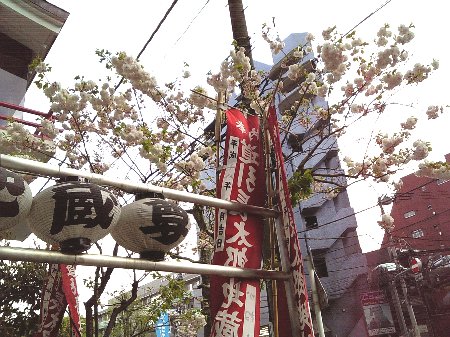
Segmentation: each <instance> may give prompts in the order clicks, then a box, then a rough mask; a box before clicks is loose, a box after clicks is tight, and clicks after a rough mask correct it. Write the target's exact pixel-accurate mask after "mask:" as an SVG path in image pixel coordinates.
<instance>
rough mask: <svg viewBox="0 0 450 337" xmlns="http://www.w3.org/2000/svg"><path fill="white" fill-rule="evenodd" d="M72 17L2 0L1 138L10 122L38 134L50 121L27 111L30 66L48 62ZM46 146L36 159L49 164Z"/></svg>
mask: <svg viewBox="0 0 450 337" xmlns="http://www.w3.org/2000/svg"><path fill="white" fill-rule="evenodd" d="M68 16H69V13H68V12H66V11H64V10H63V9H61V8H59V7H57V6H54V5H52V4H51V3H49V2H47V1H44V0H0V137H2V133H3V132H4V131H2V129H3V128H4V127H5V126H6V124H7V120H10V119H14V120H15V121H17V122H19V123H22V124H25V125H28V126H30V127H31V128H32V129H34V130H37V129H36V127H39V124H38V123H36V122H35V121H34V120H35V119H36V115H39V116H41V117H44V118H46V115H47V113H40V112H39V111H34V110H32V109H26V108H23V105H24V101H25V94H26V92H27V89H28V87H29V85H30V84H31V83H32V81H33V78H34V75H35V74H34V73H33V72H30V71H29V68H28V66H29V65H30V63H31V62H32V61H33V59H34V58H36V57H39V58H41V59H42V60H44V59H45V57H46V56H47V54H48V52H49V50H50V48H51V47H52V45H53V43H54V41H55V40H56V38H57V36H58V34H59V32H60V31H61V29H62V27H63V25H64V23H65V21H66V20H67V18H68ZM44 142H46V145H47V148H48V149H49V152H48V153H42V154H41V153H37V152H36V158H38V159H39V160H42V161H48V159H49V158H50V157H51V156H52V155H53V154H54V144H53V142H51V141H49V140H47V139H44ZM3 151H4V149H0V152H1V153H5V152H3ZM30 233H31V232H30V230H29V229H28V227H27V226H25V224H21V225H19V226H17V227H14V228H13V229H11V230H6V231H0V238H7V239H10V240H13V239H15V240H20V241H23V240H24V239H25V238H26V237H28V235H29V234H30Z"/></svg>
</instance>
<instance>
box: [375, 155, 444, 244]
mask: <svg viewBox="0 0 450 337" xmlns="http://www.w3.org/2000/svg"><path fill="white" fill-rule="evenodd" d="M445 160H446V162H447V163H449V162H450V154H447V155H446V156H445ZM401 180H402V182H403V184H402V187H401V189H400V190H399V191H398V193H397V194H396V196H395V198H394V200H393V203H392V210H391V216H392V217H393V218H394V226H395V228H394V229H393V230H392V231H391V235H392V237H393V239H394V241H395V243H394V244H395V246H396V247H399V248H400V247H402V248H408V249H413V250H427V251H429V250H431V251H435V250H437V249H445V248H450V211H449V206H448V205H449V198H450V181H448V180H436V179H431V178H425V177H417V176H415V175H414V174H410V175H407V176H405V177H403V178H402V179H401ZM388 242H389V238H388V237H387V236H386V235H385V237H384V240H383V243H385V244H388Z"/></svg>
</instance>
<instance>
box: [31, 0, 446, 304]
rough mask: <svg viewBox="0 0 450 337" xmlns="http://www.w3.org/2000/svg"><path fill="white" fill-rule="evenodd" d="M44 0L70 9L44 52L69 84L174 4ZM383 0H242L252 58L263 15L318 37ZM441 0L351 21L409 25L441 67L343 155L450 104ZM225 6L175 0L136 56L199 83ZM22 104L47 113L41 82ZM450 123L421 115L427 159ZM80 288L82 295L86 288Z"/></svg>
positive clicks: (421, 48)
mask: <svg viewBox="0 0 450 337" xmlns="http://www.w3.org/2000/svg"><path fill="white" fill-rule="evenodd" d="M49 2H51V3H53V4H55V5H56V6H58V7H60V8H62V9H64V10H66V11H68V12H69V13H70V16H69V18H68V20H67V21H66V23H65V25H64V27H63V29H62V31H61V33H60V35H59V37H58V38H57V40H56V41H55V43H54V45H53V47H52V49H51V50H50V52H49V54H48V56H47V59H46V62H47V63H50V64H51V66H52V68H53V72H52V75H51V76H50V78H49V79H50V80H52V81H59V82H61V83H62V84H63V86H69V85H70V84H71V83H73V78H74V77H75V76H76V75H85V77H86V78H87V79H94V80H95V79H98V78H101V77H103V76H104V74H105V72H104V68H103V66H102V65H100V64H99V63H98V58H97V56H96V55H95V50H96V49H108V50H110V51H113V52H115V51H125V52H127V53H128V54H130V55H134V56H136V55H137V54H138V52H139V51H140V50H141V48H142V47H143V46H144V44H145V42H146V41H147V39H148V38H149V36H150V35H151V33H152V32H153V30H154V29H155V27H156V26H157V24H158V22H159V21H160V20H161V18H162V17H163V15H164V13H165V12H166V10H167V9H168V8H169V6H170V4H171V3H172V1H137V0H128V1H105V0H96V1H87V0H79V1H72V0H50V1H49ZM385 3H386V1H385V0H383V1H360V0H359V1H355V0H341V1H331V0H323V1H321V2H316V1H285V0H277V1H267V0H260V1H244V8H245V14H246V19H247V27H248V31H249V35H250V37H251V42H252V46H253V47H254V49H253V58H254V59H255V60H258V61H261V62H265V63H271V53H270V50H269V48H268V46H267V44H266V43H265V42H264V41H263V40H262V38H261V26H262V24H263V23H272V22H273V21H274V22H275V24H276V30H277V31H278V33H279V35H280V37H281V38H282V39H284V38H285V37H287V36H288V35H289V34H291V33H296V32H311V33H312V34H313V35H314V36H316V37H319V36H320V35H321V33H322V31H323V30H324V29H326V28H328V27H330V26H334V25H336V26H337V29H338V31H339V32H341V33H345V32H347V31H348V30H350V29H351V28H353V27H354V26H355V25H357V24H358V23H359V22H361V21H362V20H364V19H365V18H366V17H367V16H368V15H369V14H371V13H372V12H374V11H375V10H376V9H378V8H379V7H380V6H382V5H383V4H385ZM445 3H446V2H445V1H438V0H429V1H426V2H423V1H416V0H412V1H404V0H391V1H390V2H389V3H387V4H386V5H385V6H384V8H382V9H380V10H379V11H378V12H377V13H375V14H373V15H372V16H370V17H369V18H367V19H366V20H365V21H364V22H363V23H361V24H360V25H359V26H358V28H357V32H358V35H359V36H361V37H362V38H363V39H366V40H373V38H374V36H375V34H376V32H377V31H378V29H379V28H380V27H381V26H382V25H384V24H385V23H389V24H390V25H391V27H392V28H393V29H395V28H396V27H397V26H398V25H400V24H405V25H409V24H410V23H413V24H414V25H415V27H416V28H415V30H414V32H415V34H416V36H415V39H414V40H413V42H412V43H411V44H410V47H409V50H410V51H411V52H410V56H411V58H412V59H417V61H420V62H422V63H430V62H431V61H432V59H433V58H435V59H438V60H439V61H440V69H439V70H438V71H437V72H436V73H434V74H433V75H432V77H431V79H430V80H428V81H427V82H426V83H424V85H420V87H417V88H412V90H409V91H405V92H399V93H398V95H396V100H397V99H398V102H399V103H402V104H404V105H402V104H397V105H395V106H393V108H391V111H390V112H389V116H388V117H387V118H386V119H385V120H378V121H375V122H374V123H373V124H372V125H371V126H368V125H366V126H365V127H361V128H360V129H359V130H357V131H355V132H358V133H357V135H358V136H357V137H356V139H357V140H360V142H359V141H357V142H355V141H354V139H355V135H356V134H352V135H351V136H352V139H353V140H352V141H350V140H349V139H347V140H346V139H343V140H342V142H340V143H339V146H340V151H341V153H340V156H341V157H344V156H346V155H352V156H353V157H354V159H356V160H358V158H357V156H359V155H362V152H361V149H363V148H364V144H365V143H364V138H365V137H367V136H368V135H369V134H370V132H371V131H372V130H371V127H375V128H378V129H380V130H383V131H384V130H390V129H391V128H392V127H393V126H394V125H395V126H396V125H398V123H400V122H401V121H404V120H405V119H406V118H407V117H409V116H411V115H415V116H417V117H419V118H420V117H421V118H422V119H423V120H425V119H426V116H425V111H426V108H427V107H428V106H429V105H442V104H449V103H450V102H448V98H447V97H448V95H446V94H447V90H448V89H447V87H446V82H445V81H446V80H447V77H448V75H449V74H450V65H449V62H448V57H446V56H447V54H446V52H445V48H446V43H445V40H444V39H445V37H444V36H443V34H444V33H446V32H447V31H448V25H447V20H448V17H447V13H448V12H447V11H446V8H444V6H445ZM226 4H227V1H226V0H215V1H206V0H190V1H186V0H179V1H178V3H177V4H176V5H175V7H174V9H173V11H172V12H171V13H170V14H169V16H168V18H167V20H166V21H165V22H164V23H163V25H162V27H161V28H160V30H159V32H157V33H156V35H155V37H154V39H153V40H152V41H151V42H150V43H149V45H148V47H147V49H146V50H145V51H144V53H143V54H142V56H141V58H140V60H141V62H142V64H143V65H144V67H145V69H146V70H147V71H149V72H150V73H152V74H153V75H154V76H155V77H156V78H157V79H158V82H159V83H160V84H163V83H165V82H169V81H172V80H173V79H175V78H176V77H179V76H180V74H181V72H182V70H183V67H184V64H185V63H187V64H189V70H190V72H191V73H192V74H193V76H192V78H191V81H193V82H195V81H198V84H202V85H204V83H205V79H206V74H207V73H208V72H209V71H212V72H216V71H218V69H219V65H220V63H221V62H222V61H223V60H224V59H225V58H226V57H227V55H228V54H229V50H230V49H231V42H232V31H231V24H230V19H229V13H228V7H227V5H226ZM211 93H212V90H211ZM446 99H447V101H446ZM408 104H413V107H408V106H407V105H408ZM25 106H27V107H30V108H33V109H36V110H41V111H47V110H48V108H49V103H48V101H47V100H46V98H45V97H44V96H43V94H42V93H40V92H39V90H37V89H36V88H33V87H31V88H30V89H29V91H28V93H27V96H26V100H25ZM149 113H152V112H151V111H150V112H149ZM449 122H450V117H449V112H447V114H446V115H444V116H442V118H440V119H438V120H437V121H430V122H426V123H424V126H423V127H421V128H418V130H417V131H418V133H419V137H418V138H420V139H422V140H429V141H431V142H432V144H433V152H432V154H431V159H434V160H443V157H444V154H446V153H448V152H450V151H449V149H448V145H447V144H448V140H449V138H448V136H447V133H446V126H447V125H449ZM355 156H356V157H355ZM413 171H414V168H413V167H409V168H407V169H405V170H404V171H403V172H402V173H401V175H406V174H410V173H412V172H413ZM385 193H391V192H390V191H389V190H387V189H385V188H382V187H380V186H378V185H377V184H375V183H369V184H359V185H355V186H353V187H351V188H349V196H350V202H351V205H352V207H353V208H354V210H355V211H359V210H363V209H365V208H368V207H370V206H373V205H375V204H376V202H377V197H378V196H380V195H382V194H385ZM362 196H364V197H362ZM379 217H380V211H379V209H378V208H373V209H372V210H370V211H365V212H361V213H359V214H358V215H357V221H358V234H359V235H360V241H361V246H362V249H363V251H364V252H366V251H371V250H374V249H377V247H379V244H380V242H381V239H382V233H383V232H382V230H381V229H380V228H378V226H377V224H376V221H377V220H378V219H379ZM128 274H130V272H128ZM81 292H82V295H83V293H84V292H86V290H83V289H82V290H81ZM86 293H87V292H86Z"/></svg>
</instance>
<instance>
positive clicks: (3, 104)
mask: <svg viewBox="0 0 450 337" xmlns="http://www.w3.org/2000/svg"><path fill="white" fill-rule="evenodd" d="M0 107H3V108H7V109H11V110H16V111H22V112H26V113H29V114H32V115H36V116H40V117H44V118H45V119H52V115H53V111H51V110H50V111H49V112H47V113H44V112H40V111H37V110H33V109H29V108H25V107H23V106H20V105H16V104H12V103H8V102H3V101H0ZM0 119H1V120H7V121H10V120H13V121H15V122H18V123H20V124H24V125H28V126H32V127H34V128H36V129H37V130H36V133H37V134H38V133H39V128H41V125H40V124H39V123H35V122H30V121H27V120H24V119H21V118H17V117H14V116H3V115H1V114H0Z"/></svg>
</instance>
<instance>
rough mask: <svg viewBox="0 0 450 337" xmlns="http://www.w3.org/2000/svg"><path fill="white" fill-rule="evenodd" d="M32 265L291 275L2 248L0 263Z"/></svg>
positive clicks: (275, 276) (274, 277)
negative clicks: (12, 262)
mask: <svg viewBox="0 0 450 337" xmlns="http://www.w3.org/2000/svg"><path fill="white" fill-rule="evenodd" d="M2 259H4V260H10V261H28V262H38V263H62V264H70V265H82V266H98V267H112V268H124V269H137V270H148V271H157V270H158V271H166V272H173V273H191V274H205V275H218V276H226V277H237V278H253V279H272V280H286V279H288V278H289V274H287V273H285V272H281V271H275V270H263V269H244V268H237V267H228V266H219V265H210V264H201V263H198V264H197V263H182V262H155V261H149V260H144V259H138V258H129V257H119V256H108V255H97V254H77V255H70V254H63V253H60V252H56V251H50V250H42V249H32V248H12V247H0V260H2Z"/></svg>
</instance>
